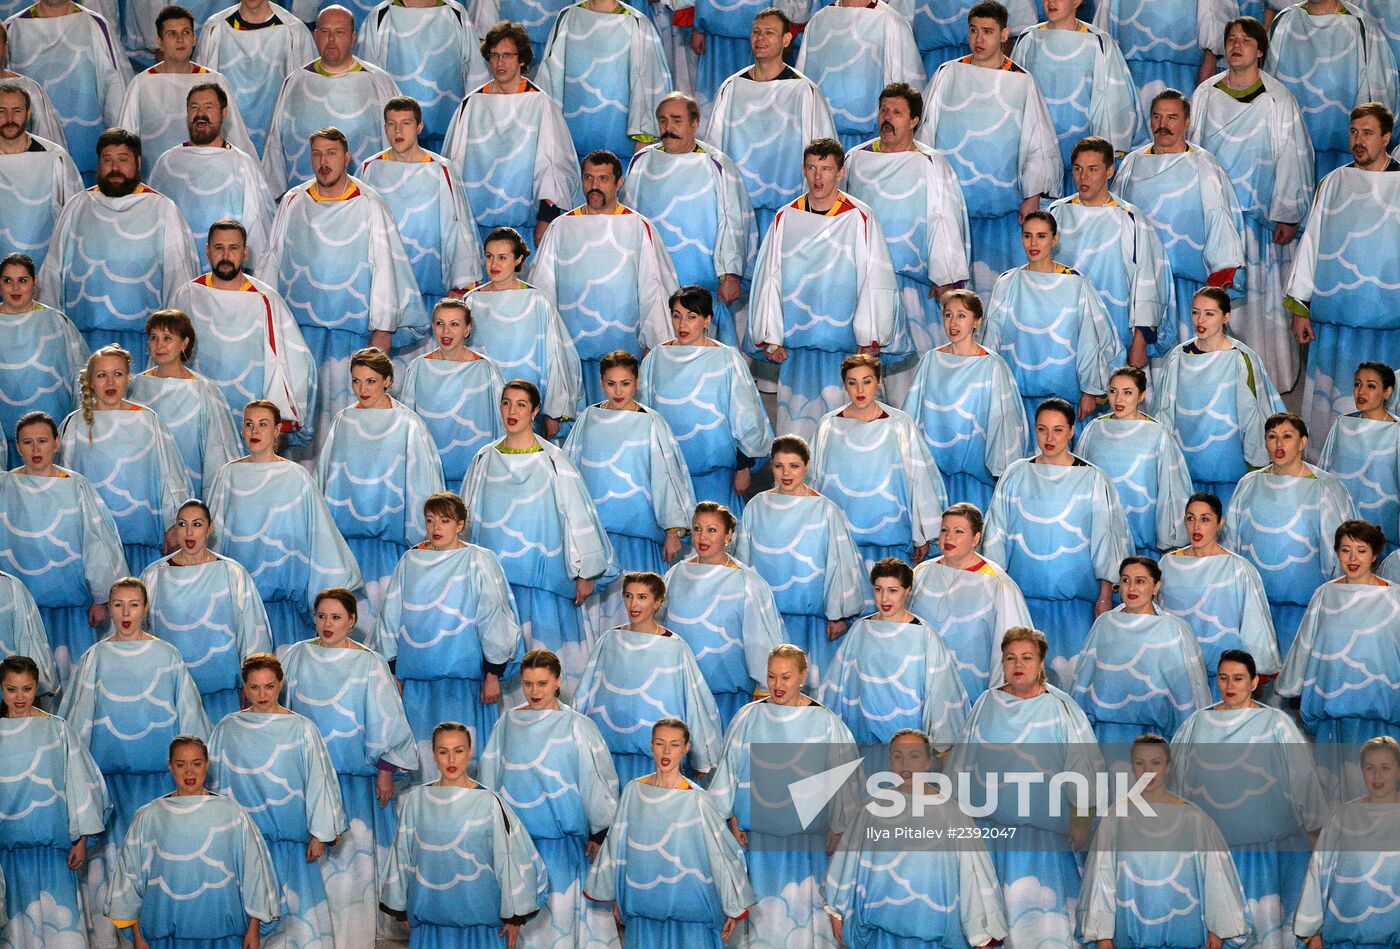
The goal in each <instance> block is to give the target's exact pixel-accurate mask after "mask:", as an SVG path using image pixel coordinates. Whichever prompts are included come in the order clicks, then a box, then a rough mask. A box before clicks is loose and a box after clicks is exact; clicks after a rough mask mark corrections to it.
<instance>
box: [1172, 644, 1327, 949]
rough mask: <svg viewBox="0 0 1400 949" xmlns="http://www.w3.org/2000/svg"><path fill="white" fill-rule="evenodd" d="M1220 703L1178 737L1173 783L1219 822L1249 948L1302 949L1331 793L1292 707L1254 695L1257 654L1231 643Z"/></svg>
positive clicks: (1219, 675)
mask: <svg viewBox="0 0 1400 949" xmlns="http://www.w3.org/2000/svg"><path fill="white" fill-rule="evenodd" d="M1216 685H1217V687H1218V688H1219V690H1220V701H1219V702H1218V703H1216V704H1215V705H1212V706H1211V707H1210V708H1204V709H1201V710H1200V711H1198V712H1196V713H1195V714H1194V715H1192V716H1191V717H1190V718H1188V719H1187V720H1186V722H1185V723H1184V724H1183V725H1182V726H1181V728H1180V729H1179V730H1178V731H1177V733H1176V735H1175V736H1173V738H1172V760H1173V761H1174V762H1175V765H1174V766H1173V768H1172V790H1174V791H1175V792H1176V793H1178V794H1180V795H1181V796H1182V797H1184V798H1186V799H1187V800H1188V801H1191V802H1192V803H1193V804H1196V805H1197V806H1199V807H1200V808H1201V810H1203V811H1205V812H1206V815H1207V816H1208V817H1210V818H1211V820H1213V821H1215V823H1216V826H1218V827H1219V828H1220V831H1221V833H1222V834H1224V835H1225V842H1226V843H1227V844H1229V846H1230V850H1231V853H1232V855H1233V856H1234V858H1235V869H1236V871H1238V873H1239V876H1240V882H1241V883H1242V884H1243V885H1244V895H1245V901H1246V903H1247V905H1248V907H1249V913H1250V916H1251V917H1252V918H1253V922H1254V931H1253V933H1252V937H1253V938H1252V941H1251V943H1250V945H1251V947H1259V949H1295V947H1296V945H1297V943H1296V941H1295V940H1294V938H1293V936H1292V934H1291V933H1290V931H1289V924H1290V923H1291V922H1292V920H1293V914H1294V911H1295V908H1296V907H1297V905H1298V893H1299V891H1300V890H1301V888H1302V886H1303V878H1304V876H1305V875H1306V872H1307V866H1308V855H1309V853H1310V852H1311V850H1312V844H1311V842H1310V839H1309V838H1310V837H1314V836H1315V835H1316V834H1317V832H1318V830H1320V829H1321V827H1322V825H1323V823H1324V822H1325V821H1326V819H1327V814H1328V811H1329V810H1330V804H1329V801H1328V800H1327V799H1326V797H1325V795H1324V794H1323V790H1322V783H1321V782H1320V780H1319V779H1318V774H1317V770H1316V768H1315V767H1314V765H1313V755H1312V749H1311V748H1310V747H1309V746H1308V743H1307V739H1306V738H1305V737H1304V736H1303V733H1302V731H1300V730H1299V728H1298V726H1297V725H1295V724H1294V723H1293V719H1292V717H1291V716H1289V714H1288V713H1287V712H1283V711H1280V710H1279V709H1276V708H1271V707H1270V706H1267V705H1262V704H1260V703H1259V702H1256V701H1255V700H1254V695H1255V693H1256V692H1257V691H1258V689H1259V675H1258V673H1257V672H1256V670H1255V667H1254V657H1253V656H1251V655H1250V654H1249V653H1247V652H1245V651H1243V650H1239V649H1232V650H1230V651H1228V652H1226V653H1224V654H1223V655H1222V656H1221V657H1220V664H1219V666H1218V668H1217V671H1216Z"/></svg>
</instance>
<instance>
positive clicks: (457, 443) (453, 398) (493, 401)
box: [398, 299, 506, 721]
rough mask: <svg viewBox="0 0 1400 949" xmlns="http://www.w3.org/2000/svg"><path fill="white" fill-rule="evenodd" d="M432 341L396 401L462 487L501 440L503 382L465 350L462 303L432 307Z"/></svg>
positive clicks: (448, 479)
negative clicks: (488, 447) (477, 461)
mask: <svg viewBox="0 0 1400 949" xmlns="http://www.w3.org/2000/svg"><path fill="white" fill-rule="evenodd" d="M433 336H434V338H436V339H437V342H438V348H437V349H434V350H433V351H432V352H428V353H424V354H423V355H421V356H419V357H418V358H416V359H414V360H413V362H411V363H409V364H408V372H406V373H405V374H404V379H403V385H402V386H401V387H400V388H399V390H398V396H399V401H400V402H402V403H403V404H404V406H405V407H406V408H409V409H412V410H413V411H414V412H416V413H418V417H419V418H421V419H422V420H423V424H424V425H426V426H427V428H428V433H429V434H430V435H431V436H432V438H433V444H435V445H436V446H437V449H438V453H439V455H440V456H441V459H442V479H443V481H444V482H445V483H447V484H461V483H462V477H463V476H464V475H466V473H467V465H469V464H471V461H472V458H474V457H475V456H476V453H477V452H478V451H480V450H481V447H482V446H483V445H485V444H486V443H487V442H493V441H495V440H496V439H498V438H500V437H501V436H502V435H503V434H505V433H504V432H502V431H501V413H500V411H499V410H498V409H497V408H496V406H497V405H499V404H500V401H501V387H502V386H504V385H505V384H506V380H505V378H504V377H503V376H502V375H501V368H500V367H499V366H497V365H496V363H495V362H494V361H493V360H491V359H490V358H489V357H486V356H483V355H481V354H480V353H478V352H475V351H474V350H472V349H470V348H468V346H467V340H468V339H470V338H471V337H472V313H471V310H469V309H467V305H466V304H465V303H463V302H462V301H461V300H455V299H448V300H439V301H438V303H437V305H436V306H434V307H433ZM441 720H442V719H439V721H441Z"/></svg>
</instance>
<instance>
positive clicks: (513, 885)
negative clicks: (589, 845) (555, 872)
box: [380, 722, 549, 949]
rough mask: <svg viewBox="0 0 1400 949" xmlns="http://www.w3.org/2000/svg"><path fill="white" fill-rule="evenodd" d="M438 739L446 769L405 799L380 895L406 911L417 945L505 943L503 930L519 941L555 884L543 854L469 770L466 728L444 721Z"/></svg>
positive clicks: (440, 764) (436, 755)
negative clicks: (522, 931)
mask: <svg viewBox="0 0 1400 949" xmlns="http://www.w3.org/2000/svg"><path fill="white" fill-rule="evenodd" d="M432 744H433V759H434V761H435V762H436V763H437V771H438V774H440V775H441V777H439V778H438V779H437V780H436V781H434V782H432V783H431V784H420V785H418V786H417V787H415V788H413V789H412V790H410V791H408V792H407V793H405V794H404V796H403V798H402V799H401V800H400V802H399V809H400V817H399V826H398V831H397V832H396V833H395V835H394V840H393V844H392V846H391V847H390V848H389V853H388V859H387V861H386V863H385V865H384V872H383V876H382V885H383V892H382V894H381V896H380V898H381V900H382V901H383V903H384V905H385V906H387V907H389V908H390V909H392V910H398V911H400V912H404V913H407V916H408V924H409V932H408V944H409V946H410V947H411V949H445V947H448V946H491V945H495V946H499V945H501V938H502V937H505V945H506V946H507V947H509V949H514V947H515V945H516V943H517V940H518V939H519V938H520V927H521V926H522V925H523V924H524V923H525V922H526V921H527V920H529V918H530V917H532V916H534V915H535V914H536V913H537V912H539V909H540V905H541V904H542V903H543V902H544V900H545V896H546V894H547V893H548V892H549V879H548V875H547V871H546V869H545V865H544V861H542V860H541V859H540V855H539V852H538V851H536V850H535V845H534V843H533V842H532V841H531V840H530V834H529V833H528V832H527V831H526V829H525V826H524V824H522V823H521V821H520V818H519V817H517V816H516V815H515V812H514V811H513V810H512V809H511V807H510V805H509V804H508V803H506V801H505V800H503V799H502V798H501V797H500V796H499V795H498V794H497V793H496V791H495V790H493V789H491V788H489V787H486V786H484V785H481V784H478V783H477V782H475V781H473V780H472V779H471V777H470V776H469V775H468V773H467V771H468V765H469V763H470V762H471V756H472V751H473V750H474V749H473V747H472V740H471V734H470V733H469V732H468V731H467V727H466V726H465V725H463V724H462V723H461V722H443V723H442V724H440V725H438V727H437V728H435V729H433V735H432Z"/></svg>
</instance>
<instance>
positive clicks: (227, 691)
mask: <svg viewBox="0 0 1400 949" xmlns="http://www.w3.org/2000/svg"><path fill="white" fill-rule="evenodd" d="M213 524H214V519H213V517H212V516H211V515H210V514H209V508H208V507H207V506H206V505H205V503H204V502H203V501H196V500H190V501H186V502H185V503H184V504H182V505H180V512H179V515H178V516H177V517H176V518H175V543H176V545H177V546H176V550H175V553H173V554H171V555H170V556H168V557H164V558H162V559H160V560H157V561H156V562H155V563H153V564H151V565H150V566H149V567H147V568H146V570H145V572H144V573H142V574H141V582H142V583H144V584H146V589H147V590H148V591H149V592H150V595H151V608H150V611H149V614H148V616H149V619H150V624H151V633H152V634H154V635H155V636H156V637H157V638H158V639H162V640H164V641H165V642H168V643H170V644H171V645H173V646H174V647H175V648H176V649H178V650H180V655H182V656H184V657H185V668H187V669H188V670H189V672H190V675H191V676H193V677H194V684H195V685H196V686H198V687H199V696H200V701H201V703H202V704H203V705H204V711H205V714H207V715H208V716H209V720H210V721H211V722H217V721H218V720H219V719H221V718H223V717H224V716H225V715H227V714H228V713H229V712H236V711H238V707H239V704H240V702H239V695H240V692H241V688H240V686H241V682H240V678H239V664H240V663H241V662H242V661H243V660H244V659H246V658H247V657H248V656H251V655H253V654H254V653H259V652H269V651H271V649H272V638H271V635H270V634H269V633H268V628H267V613H266V611H265V610H264V609H263V602H262V597H261V596H259V595H258V588H257V586H255V585H254V583H253V578H252V577H250V576H248V571H247V570H245V569H243V566H242V564H240V563H238V561H236V560H230V559H229V558H228V557H221V556H219V555H218V554H216V553H214V552H213V551H211V550H210V549H209V535H210V534H211V533H212V532H213Z"/></svg>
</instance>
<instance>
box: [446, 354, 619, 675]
mask: <svg viewBox="0 0 1400 949" xmlns="http://www.w3.org/2000/svg"><path fill="white" fill-rule="evenodd" d="M539 411H540V393H539V390H538V389H536V388H535V387H534V385H532V384H531V383H529V382H526V381H524V380H523V379H514V380H511V381H510V382H507V383H506V386H505V389H504V390H502V392H501V421H502V422H503V423H504V427H505V430H506V434H505V437H504V438H502V439H501V440H500V441H498V442H496V443H494V444H491V445H487V446H486V447H485V448H483V449H482V450H481V451H480V452H478V453H477V456H476V457H475V458H474V459H472V464H471V467H470V468H468V469H467V476H466V478H465V479H463V481H462V488H461V490H460V491H459V492H458V493H459V494H461V496H462V500H463V501H465V502H466V503H467V510H468V511H469V512H470V513H471V538H472V541H473V542H474V543H477V544H480V545H481V546H482V547H485V548H486V549H487V550H490V551H492V552H493V553H495V555H496V556H497V557H498V558H500V561H501V569H502V570H504V571H505V575H506V582H508V583H509V584H510V589H511V593H512V594H513V595H514V596H515V611H516V613H515V615H516V616H517V617H518V618H519V620H520V626H521V629H522V631H523V632H524V635H525V643H526V645H527V646H529V647H530V648H531V649H534V648H537V647H540V646H543V647H545V648H547V649H549V650H551V651H552V652H554V653H555V655H557V656H558V657H559V659H560V661H561V662H563V663H564V682H565V684H564V691H565V694H566V695H568V694H572V692H573V689H574V687H575V686H576V685H577V683H578V676H579V674H580V673H581V672H582V671H583V665H584V662H585V661H586V659H587V652H588V645H587V639H586V637H585V634H584V624H583V616H582V613H581V611H580V607H581V606H582V605H583V603H584V601H585V600H587V599H588V597H590V596H591V595H593V592H594V588H595V581H597V580H599V579H603V578H604V577H605V575H607V574H608V573H610V572H611V573H613V575H616V572H615V568H614V567H613V549H612V542H611V541H610V540H608V535H607V534H606V532H604V530H603V525H602V523H601V521H600V520H599V518H598V510H597V508H595V507H594V506H593V501H592V499H591V498H590V497H589V496H588V488H587V485H586V484H585V483H584V481H583V478H582V477H581V476H580V475H579V472H578V469H577V468H575V467H574V465H573V463H572V462H571V461H569V457H568V455H566V454H565V453H564V452H563V451H561V450H560V449H558V448H556V447H555V446H554V445H551V444H549V443H548V442H546V441H544V440H543V439H541V438H539V437H538V436H537V435H536V434H535V430H534V426H535V418H536V416H538V415H539Z"/></svg>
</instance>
